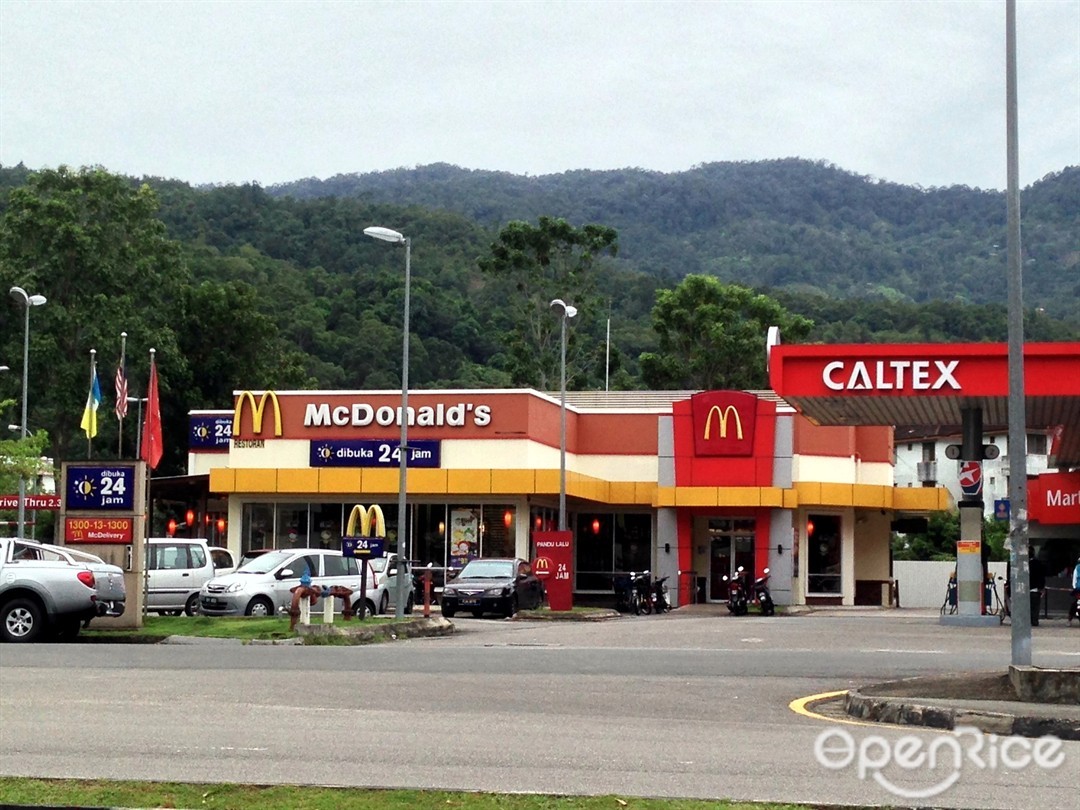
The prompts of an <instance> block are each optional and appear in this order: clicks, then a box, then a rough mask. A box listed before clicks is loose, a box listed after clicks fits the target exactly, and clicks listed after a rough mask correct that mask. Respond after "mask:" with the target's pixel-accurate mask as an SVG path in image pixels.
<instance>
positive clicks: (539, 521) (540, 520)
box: [533, 515, 544, 531]
mask: <svg viewBox="0 0 1080 810" xmlns="http://www.w3.org/2000/svg"><path fill="white" fill-rule="evenodd" d="M533 524H534V525H535V526H536V530H537V531H540V529H541V527H543V525H544V519H543V518H542V517H540V516H539V515H537V516H536V520H534V521H533Z"/></svg>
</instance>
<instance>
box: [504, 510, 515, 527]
mask: <svg viewBox="0 0 1080 810" xmlns="http://www.w3.org/2000/svg"><path fill="white" fill-rule="evenodd" d="M513 522H514V513H513V511H512V510H510V509H507V510H506V511H505V512H503V525H504V526H505V527H506V528H508V529H509V528H510V526H511V524H513Z"/></svg>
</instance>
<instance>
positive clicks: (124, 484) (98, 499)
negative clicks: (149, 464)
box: [64, 465, 135, 512]
mask: <svg viewBox="0 0 1080 810" xmlns="http://www.w3.org/2000/svg"><path fill="white" fill-rule="evenodd" d="M64 496H65V498H66V503H65V509H67V510H70V511H78V510H80V509H109V510H113V511H117V512H131V511H132V510H133V509H134V508H135V468H134V467H120V466H117V465H98V466H96V467H89V466H85V467H68V468H67V491H66V492H65V493H64Z"/></svg>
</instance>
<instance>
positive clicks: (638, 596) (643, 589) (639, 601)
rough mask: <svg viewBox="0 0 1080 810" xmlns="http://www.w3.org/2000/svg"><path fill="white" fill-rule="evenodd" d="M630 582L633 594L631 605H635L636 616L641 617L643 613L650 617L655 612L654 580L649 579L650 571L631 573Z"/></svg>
mask: <svg viewBox="0 0 1080 810" xmlns="http://www.w3.org/2000/svg"><path fill="white" fill-rule="evenodd" d="M630 582H631V585H630V587H631V589H632V590H633V594H632V596H631V603H632V605H633V609H634V614H635V615H641V614H642V613H644V614H646V615H648V614H649V613H652V612H653V591H652V579H651V578H650V577H649V572H648V571H642V572H641V573H640V574H635V573H634V572H633V571H631V572H630Z"/></svg>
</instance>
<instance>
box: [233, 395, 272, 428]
mask: <svg viewBox="0 0 1080 810" xmlns="http://www.w3.org/2000/svg"><path fill="white" fill-rule="evenodd" d="M245 402H246V403H248V405H250V406H251V432H252V433H262V423H263V416H264V415H265V414H264V412H265V411H266V403H267V402H270V403H272V404H273V406H274V435H275V436H280V435H281V403H280V402H279V401H278V395H277V394H276V393H274V392H273V391H264V392H263V393H262V395H261V396H260V397H259V401H258V402H256V401H255V395H254V394H253V393H251V392H250V391H244V392H243V393H241V394H240V396H239V397H237V398H236V410H235V411H233V423H232V432H233V436H236V435H238V434H239V433H240V417H241V415H242V414H243V412H244V403H245Z"/></svg>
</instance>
